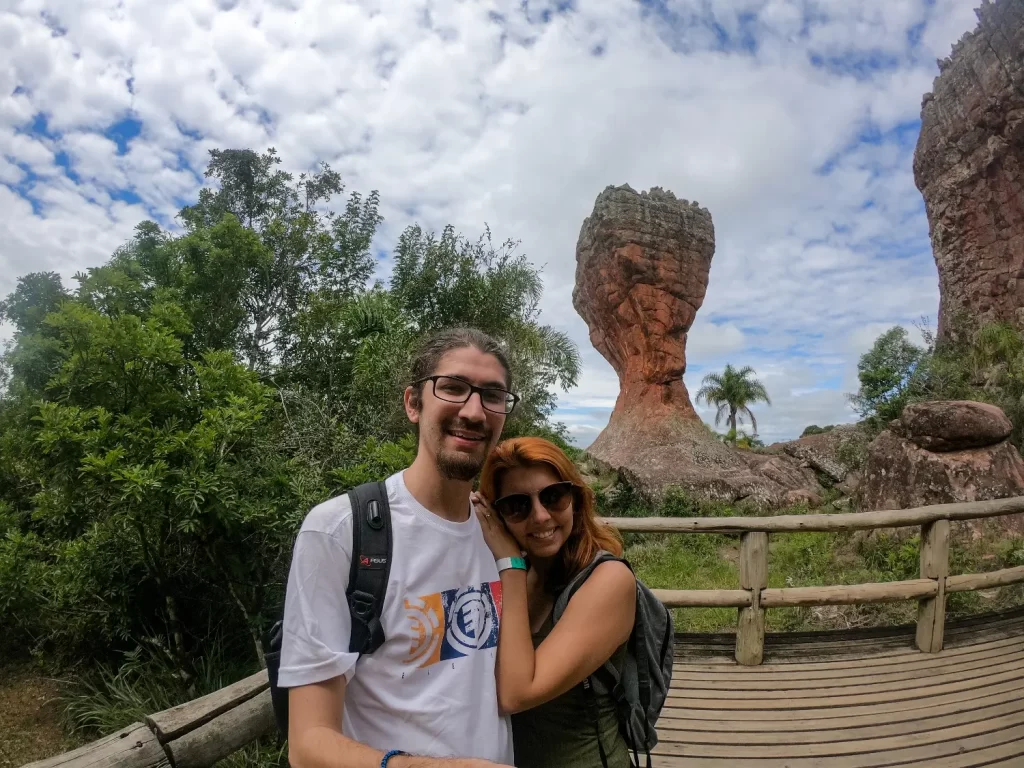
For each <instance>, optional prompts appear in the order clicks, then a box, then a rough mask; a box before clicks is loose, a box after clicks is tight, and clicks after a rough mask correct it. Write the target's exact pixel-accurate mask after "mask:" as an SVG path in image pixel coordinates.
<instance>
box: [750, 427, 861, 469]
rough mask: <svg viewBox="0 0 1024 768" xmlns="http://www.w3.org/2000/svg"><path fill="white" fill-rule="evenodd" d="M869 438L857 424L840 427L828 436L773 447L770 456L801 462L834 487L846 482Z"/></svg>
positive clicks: (822, 433)
mask: <svg viewBox="0 0 1024 768" xmlns="http://www.w3.org/2000/svg"><path fill="white" fill-rule="evenodd" d="M868 440H869V438H868V436H867V435H866V434H865V432H864V430H863V429H861V428H860V427H859V426H857V425H856V424H839V425H837V426H835V427H833V428H832V429H830V430H829V431H828V432H819V433H817V434H811V435H805V436H804V437H801V438H798V439H796V440H790V441H788V442H785V443H773V444H772V445H769V446H768V448H767V449H766V450H767V451H768V452H769V453H784V454H786V455H787V456H792V457H793V458H794V459H799V460H800V461H801V462H804V463H806V464H807V466H809V467H810V468H811V469H813V470H814V471H815V472H818V473H820V474H822V475H824V476H825V477H827V478H828V479H829V480H831V481H832V482H833V483H842V482H843V481H844V480H846V479H847V478H848V477H849V475H850V473H851V471H852V466H851V465H853V464H856V459H857V457H858V455H859V454H860V453H862V451H863V449H864V448H865V447H866V446H867V443H868Z"/></svg>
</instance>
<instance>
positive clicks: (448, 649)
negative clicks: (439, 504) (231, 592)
mask: <svg viewBox="0 0 1024 768" xmlns="http://www.w3.org/2000/svg"><path fill="white" fill-rule="evenodd" d="M386 486H387V490H388V502H389V504H390V507H391V530H392V540H393V548H392V557H391V572H390V575H389V578H388V587H387V594H386V596H385V599H384V606H383V610H382V612H381V622H382V624H383V627H384V633H385V636H386V638H387V639H386V640H385V642H384V644H383V645H382V646H381V647H380V648H379V649H377V650H376V651H375V652H374V653H372V654H369V655H365V656H360V655H359V654H354V653H350V652H349V633H350V632H351V627H352V620H351V617H350V615H349V608H348V602H347V600H346V597H345V590H346V589H347V587H348V581H349V568H350V565H351V560H352V509H351V505H350V504H349V499H348V496H347V494H346V495H343V496H338V497H336V498H333V499H330V500H328V501H325V502H324V503H323V504H320V505H319V506H317V507H315V508H314V509H313V510H312V511H311V512H310V513H309V515H307V516H306V519H305V521H304V522H303V523H302V528H301V530H300V531H299V535H298V537H297V538H296V541H295V548H294V554H293V557H292V565H291V572H290V574H289V577H288V592H287V596H286V598H285V611H284V637H283V643H282V649H281V668H280V672H279V678H278V682H279V685H280V686H281V687H284V688H292V687H295V686H299V685H308V684H310V683H317V682H322V681H324V680H329V679H331V678H333V677H337V676H339V675H345V679H346V681H347V683H346V692H345V710H344V715H343V718H342V733H344V734H345V735H346V736H348V737H349V738H352V739H355V740H356V741H359V742H362V743H363V744H367V745H369V746H372V747H375V748H377V749H381V750H389V749H400V750H402V751H404V752H408V753H409V754H414V755H424V756H428V757H475V758H482V759H486V760H492V761H494V762H497V763H503V764H506V765H512V764H513V753H512V731H511V728H510V727H509V721H508V718H507V717H503V716H502V715H500V714H499V713H498V697H497V691H496V688H495V678H494V664H495V658H496V656H497V646H498V623H499V620H500V617H501V581H500V579H499V576H498V570H497V568H496V566H495V563H494V556H493V555H492V554H491V551H490V550H489V549H488V547H487V544H486V543H485V542H484V539H483V534H482V532H481V530H480V523H479V522H478V521H477V519H476V515H473V514H470V515H469V519H468V520H467V521H465V522H461V523H453V522H451V521H448V520H445V519H443V518H441V517H438V516H437V515H435V514H433V513H432V512H430V511H429V510H428V509H426V508H425V507H424V506H423V505H422V504H420V503H419V502H418V501H416V499H414V498H413V496H412V494H411V493H409V490H408V489H407V488H406V486H405V481H404V479H403V476H402V473H401V472H399V473H398V474H395V475H392V476H391V477H389V478H388V479H387V481H386ZM466 505H467V509H468V508H469V500H468V499H467V500H466Z"/></svg>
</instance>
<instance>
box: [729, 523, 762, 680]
mask: <svg viewBox="0 0 1024 768" xmlns="http://www.w3.org/2000/svg"><path fill="white" fill-rule="evenodd" d="M739 571H740V586H741V587H742V588H743V589H744V590H747V591H749V593H750V606H749V607H745V608H740V609H739V615H738V616H737V619H736V661H737V662H739V663H740V664H744V665H746V666H757V665H758V664H760V663H761V661H762V659H763V658H764V610H763V609H762V608H761V600H760V597H761V594H762V590H763V589H764V588H765V587H767V586H768V534H767V533H761V532H759V531H754V532H750V533H744V534H743V536H742V537H741V538H740V555H739Z"/></svg>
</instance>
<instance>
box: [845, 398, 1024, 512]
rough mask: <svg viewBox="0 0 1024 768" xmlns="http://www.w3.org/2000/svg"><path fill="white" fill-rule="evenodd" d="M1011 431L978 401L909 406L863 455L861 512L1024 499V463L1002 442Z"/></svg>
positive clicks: (996, 410) (994, 410) (996, 412)
mask: <svg viewBox="0 0 1024 768" xmlns="http://www.w3.org/2000/svg"><path fill="white" fill-rule="evenodd" d="M1009 425H1010V422H1009V420H1008V419H1007V418H1006V416H1005V415H1004V414H1003V412H1002V411H1001V410H1000V409H999V408H996V407H995V406H992V405H987V404H984V403H975V402H968V401H939V402H930V403H918V404H915V405H909V406H907V407H906V408H905V409H904V411H903V414H902V415H901V416H900V418H899V419H896V420H894V421H893V423H892V424H891V425H890V428H889V429H887V430H886V431H884V432H882V433H881V434H880V435H879V436H878V437H876V438H875V439H874V441H873V442H872V443H871V446H870V447H869V449H868V459H867V463H866V464H865V466H864V479H863V482H862V483H861V485H860V487H859V489H858V495H859V496H860V502H861V506H862V507H863V508H864V509H907V508H909V507H919V506H925V505H928V504H946V503H949V502H955V501H985V500H987V499H1001V498H1007V497H1010V496H1020V495H1022V494H1024V460H1022V459H1021V457H1020V454H1019V453H1018V452H1017V449H1016V448H1014V447H1013V445H1011V444H1010V443H1009V442H1008V441H1007V440H1006V437H1007V435H1009V433H1010V429H1009ZM929 446H930V447H929ZM1015 517H1018V516H1015Z"/></svg>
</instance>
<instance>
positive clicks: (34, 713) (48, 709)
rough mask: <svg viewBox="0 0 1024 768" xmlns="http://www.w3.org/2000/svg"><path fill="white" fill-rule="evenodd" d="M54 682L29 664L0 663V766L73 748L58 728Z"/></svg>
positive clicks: (11, 767)
mask: <svg viewBox="0 0 1024 768" xmlns="http://www.w3.org/2000/svg"><path fill="white" fill-rule="evenodd" d="M58 693H59V691H58V686H57V683H56V682H55V681H54V680H52V679H50V678H48V677H46V675H44V674H43V673H42V672H41V671H39V670H38V669H36V668H35V667H33V666H32V665H30V664H16V665H0V768H18V766H22V765H24V764H25V763H30V762H32V761H33V760H41V759H43V758H46V757H51V756H53V755H57V754H60V753H61V752H65V751H67V750H69V749H74V748H75V747H76V746H77V743H76V742H75V740H74V739H72V738H69V737H68V736H66V735H65V734H64V730H63V728H62V727H61V717H60V702H59V701H58V698H57V697H58Z"/></svg>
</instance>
